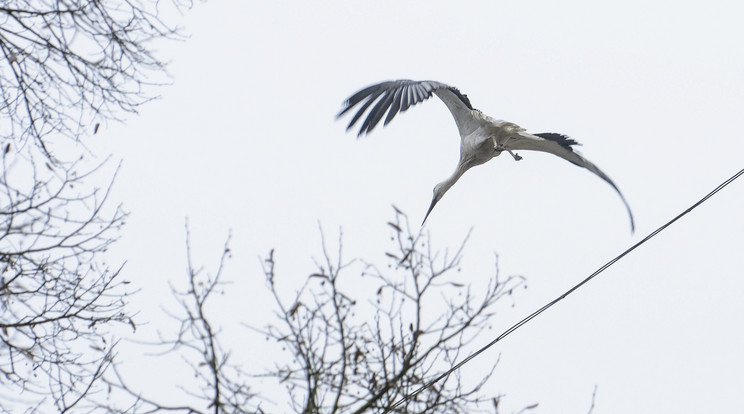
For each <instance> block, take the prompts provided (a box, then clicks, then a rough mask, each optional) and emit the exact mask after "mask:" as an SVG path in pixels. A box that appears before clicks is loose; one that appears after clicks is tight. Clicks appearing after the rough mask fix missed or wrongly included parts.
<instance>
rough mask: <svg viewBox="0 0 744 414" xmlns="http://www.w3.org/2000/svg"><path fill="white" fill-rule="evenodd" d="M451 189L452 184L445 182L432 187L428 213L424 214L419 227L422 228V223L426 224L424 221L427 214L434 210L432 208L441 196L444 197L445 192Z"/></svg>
mask: <svg viewBox="0 0 744 414" xmlns="http://www.w3.org/2000/svg"><path fill="white" fill-rule="evenodd" d="M450 187H452V184H450V183H448V182H447V181H443V182H441V183H439V184H437V185H436V186H434V196H433V197H432V199H431V205H430V206H429V211H427V212H426V216H424V221H422V222H421V225H422V226H423V225H424V223H426V219H427V218H428V217H429V214H430V213H431V211H432V210H434V206H435V205H437V203H438V202H439V200H441V199H442V196H444V193H446V192H447V190H449V189H450Z"/></svg>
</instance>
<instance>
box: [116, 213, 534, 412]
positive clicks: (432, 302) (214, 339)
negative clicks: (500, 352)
mask: <svg viewBox="0 0 744 414" xmlns="http://www.w3.org/2000/svg"><path fill="white" fill-rule="evenodd" d="M388 225H389V226H390V228H391V229H392V240H393V243H394V248H393V249H392V250H391V251H389V252H386V253H385V258H386V260H387V261H388V265H387V267H385V270H381V269H380V268H378V267H377V266H375V265H373V264H371V263H368V262H365V261H362V260H352V261H348V262H346V261H344V260H343V258H342V251H341V243H342V241H341V238H340V237H339V249H338V252H337V253H336V254H332V253H330V252H329V250H328V248H327V246H326V243H325V238H322V252H323V259H322V261H320V262H318V263H317V269H316V271H315V272H313V273H312V274H311V275H310V276H308V277H307V279H306V280H305V282H304V284H303V285H302V286H301V288H300V289H298V290H297V291H296V292H294V293H293V294H292V295H291V296H292V299H291V300H285V299H283V298H282V297H283V296H284V295H282V292H280V288H279V285H280V284H279V283H278V282H277V279H278V278H279V276H278V275H277V273H276V266H275V265H276V258H275V254H274V251H273V250H272V251H271V252H270V253H269V255H268V257H266V258H265V259H264V260H263V262H262V263H263V266H264V268H263V271H264V275H265V278H266V283H267V287H268V290H269V292H270V293H271V295H273V298H274V300H275V303H276V312H275V313H274V316H275V318H274V319H273V321H272V322H270V323H268V324H267V325H266V326H265V327H263V328H256V327H255V326H253V325H248V327H249V328H250V329H251V330H253V331H254V332H258V333H260V334H261V336H263V337H265V338H266V339H267V340H272V341H274V343H276V344H277V352H276V354H275V355H277V357H276V358H277V359H276V361H275V365H274V367H273V368H270V367H267V369H268V370H267V371H265V372H255V371H254V372H252V373H250V375H249V374H247V373H246V372H245V371H244V370H242V369H240V367H239V366H237V365H236V364H235V363H233V362H231V361H230V358H229V357H230V352H229V351H228V350H226V349H224V348H223V346H222V345H221V342H220V332H219V330H218V329H216V328H215V327H214V325H213V324H212V323H210V318H209V313H208V312H207V308H208V306H207V303H208V302H209V303H211V305H210V307H211V306H215V305H216V304H217V303H218V302H216V301H213V300H210V298H211V297H212V296H213V295H215V294H221V293H222V292H223V290H222V286H223V283H224V282H223V281H222V277H223V276H222V274H223V269H224V262H225V259H226V258H227V257H229V256H230V254H231V253H230V247H229V245H228V243H226V244H225V247H224V248H223V251H222V257H221V259H220V262H219V265H218V266H217V270H216V271H215V272H213V273H211V274H209V273H204V272H203V271H202V270H201V269H195V268H194V265H193V263H192V262H191V259H190V254H189V266H188V288H187V289H185V290H179V289H176V288H172V290H173V293H174V296H175V298H176V299H177V301H178V304H179V309H180V310H178V311H177V312H169V314H170V315H171V316H172V317H173V319H174V321H176V323H177V326H178V328H177V329H176V330H175V334H172V335H161V338H160V339H159V341H157V343H156V344H154V345H157V346H160V347H163V346H165V347H166V349H165V352H174V351H175V352H179V353H180V355H181V356H182V358H183V359H184V360H185V361H187V363H188V365H189V366H190V368H191V370H193V372H194V375H193V378H195V383H194V384H191V385H189V384H181V387H182V389H183V390H184V392H185V393H186V395H184V398H183V399H182V401H185V400H186V398H185V397H186V396H188V397H189V398H192V400H191V401H196V400H201V401H202V404H203V406H204V407H206V408H199V407H198V406H195V405H193V404H192V405H180V406H174V405H168V404H166V403H163V402H161V401H162V399H161V398H159V396H157V395H155V396H153V395H147V394H146V393H145V392H144V391H143V390H141V389H136V388H133V387H132V386H131V384H129V383H127V382H126V381H125V378H122V377H121V376H118V377H110V378H109V379H108V381H109V382H110V383H111V384H112V386H113V387H115V388H117V389H119V390H123V391H124V392H125V393H126V394H128V395H129V396H130V397H132V396H133V397H134V402H133V403H131V404H130V405H129V406H128V408H127V410H126V411H131V412H154V411H160V410H169V411H179V412H189V413H207V412H214V413H232V412H239V413H240V412H263V411H262V410H263V409H267V410H268V411H270V412H272V411H277V410H279V411H285V410H286V409H287V408H290V409H291V410H293V411H294V412H297V413H321V412H326V413H362V412H385V411H393V412H426V413H437V412H448V413H449V412H473V411H480V412H491V413H493V412H494V411H496V412H498V401H499V398H500V396H498V395H492V394H491V395H484V393H483V386H484V384H485V383H486V381H487V380H488V379H489V377H490V375H491V373H492V372H493V369H494V368H495V366H493V367H491V368H490V370H487V371H488V372H487V373H486V374H485V375H484V376H483V377H482V378H480V379H477V380H474V381H468V380H466V379H464V378H462V377H460V373H459V372H455V373H453V374H452V375H451V376H449V377H447V378H445V379H444V380H443V381H441V382H439V383H437V384H435V385H434V386H432V387H430V388H427V389H426V390H425V391H423V392H421V393H419V394H417V395H416V396H415V397H414V398H412V399H410V400H407V401H405V402H404V403H403V404H401V405H400V406H399V407H397V408H394V405H395V403H396V402H398V401H400V400H401V399H403V398H404V397H405V396H407V395H409V394H410V393H412V392H413V391H414V390H416V389H417V388H419V387H421V386H423V385H424V384H426V383H427V382H428V381H430V380H431V379H432V378H435V377H436V376H438V375H439V374H441V373H442V372H445V371H446V370H447V369H448V368H449V367H450V366H451V365H452V364H453V362H455V361H456V360H457V359H458V358H459V357H460V356H462V355H461V354H462V353H464V352H467V351H468V350H469V347H468V346H469V345H470V344H471V342H472V341H473V339H474V338H476V337H477V336H478V334H479V333H481V332H482V331H483V330H484V329H487V327H488V326H489V324H490V320H489V319H490V318H492V317H493V316H494V315H495V313H496V308H497V305H498V303H499V302H500V301H503V300H504V299H505V298H506V297H508V296H510V295H512V294H513V293H514V291H515V290H516V289H519V288H522V287H524V286H525V281H524V279H523V278H522V277H517V276H512V277H507V278H503V279H500V278H499V277H498V272H496V274H495V275H494V276H493V277H491V278H490V279H489V280H488V281H486V282H484V284H485V286H483V287H479V288H477V289H475V288H472V287H471V286H470V285H469V284H467V283H463V282H461V281H459V280H458V272H459V265H460V261H461V259H462V251H463V248H464V246H465V242H464V241H463V243H462V244H461V245H460V246H459V248H458V249H457V250H456V251H455V252H454V253H453V254H450V253H448V252H447V251H446V250H445V251H437V250H434V249H432V248H431V246H430V244H429V238H428V236H426V235H424V234H423V233H421V232H416V233H414V232H411V230H410V228H409V226H408V221H407V218H406V216H405V215H404V214H403V213H401V212H400V211H397V210H396V213H395V220H394V221H393V222H390V223H388ZM321 235H322V231H321ZM187 240H188V237H187ZM228 242H229V239H228ZM187 246H189V243H188V242H187ZM189 250H190V248H189ZM354 269H356V270H357V271H360V272H361V274H362V278H361V280H360V279H358V278H359V273H358V272H357V271H355V270H354ZM362 284H363V285H364V286H365V287H367V288H369V289H371V291H370V292H371V294H365V292H364V291H363V290H362V289H360V285H362ZM238 312H239V311H238ZM280 350H286V351H287V353H286V354H283V353H282V352H280ZM113 372H115V373H116V372H118V370H116V369H114V370H113ZM259 378H263V379H264V380H266V379H268V380H270V381H269V382H271V383H273V384H275V385H277V386H279V387H280V388H281V387H282V386H284V387H285V388H286V391H287V392H288V397H289V398H288V400H287V404H282V405H280V406H279V407H277V406H276V404H277V403H276V402H272V401H271V400H269V399H268V398H266V397H265V396H266V395H267V394H266V393H265V392H261V391H265V390H263V389H260V388H261V385H259V383H260V382H259V381H257V380H258V379H259ZM257 390H258V391H257ZM194 398H196V399H194ZM267 407H273V409H272V408H267ZM114 408H115V407H112V406H108V407H107V409H109V410H113V409H114ZM531 408H533V407H527V408H526V410H529V409H531ZM118 410H121V409H120V408H119V409H118Z"/></svg>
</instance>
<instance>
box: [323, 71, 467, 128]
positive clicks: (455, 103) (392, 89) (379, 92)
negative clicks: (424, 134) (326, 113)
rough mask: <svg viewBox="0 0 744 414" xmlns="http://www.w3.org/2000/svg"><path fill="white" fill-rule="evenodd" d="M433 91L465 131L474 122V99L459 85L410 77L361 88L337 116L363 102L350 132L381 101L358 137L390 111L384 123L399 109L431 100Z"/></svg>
mask: <svg viewBox="0 0 744 414" xmlns="http://www.w3.org/2000/svg"><path fill="white" fill-rule="evenodd" d="M432 93H436V94H437V96H438V97H439V98H440V99H441V100H442V101H443V102H444V103H445V104H446V105H447V108H449V110H450V112H451V113H452V116H453V117H454V118H455V122H457V128H458V129H459V130H460V132H461V133H462V131H463V128H466V127H467V125H469V123H473V122H474V121H473V119H472V115H471V111H472V110H473V107H472V105H470V100H469V99H468V97H467V95H464V94H462V93H460V91H459V90H458V89H457V88H455V87H452V86H449V85H445V84H443V83H440V82H436V81H412V80H407V79H401V80H394V81H387V82H382V83H378V84H376V85H372V86H368V87H366V88H364V89H362V90H360V91H359V92H357V93H355V94H354V95H352V96H350V97H349V99H347V100H346V101H345V102H344V103H343V108H342V109H341V112H339V113H338V115H336V118H338V117H340V116H341V115H343V114H345V113H346V112H347V111H349V110H350V109H351V108H353V107H355V106H356V105H358V104H361V106H360V107H359V110H358V111H357V113H356V114H355V115H354V117H353V118H351V122H349V126H348V127H346V130H347V131H348V130H349V129H351V128H352V127H353V126H354V124H356V123H357V121H359V119H361V117H362V116H363V115H364V113H365V112H366V111H367V109H368V108H369V107H370V106H372V104H373V103H375V102H377V103H376V104H375V105H374V106H373V107H372V109H371V110H370V111H369V114H368V115H367V118H366V119H365V120H364V122H363V123H362V127H361V128H360V129H359V133H358V134H357V136H361V135H362V134H368V133H369V132H371V131H372V129H374V127H375V126H376V125H377V124H378V123H379V122H380V120H382V117H383V116H385V113H386V112H387V116H386V117H385V122H384V123H383V125H387V124H388V123H389V122H390V121H392V120H393V118H395V115H397V114H398V112H403V111H405V110H406V109H408V108H409V107H411V106H413V105H416V104H417V103H419V102H423V101H425V100H427V99H429V98H430V97H431V95H432Z"/></svg>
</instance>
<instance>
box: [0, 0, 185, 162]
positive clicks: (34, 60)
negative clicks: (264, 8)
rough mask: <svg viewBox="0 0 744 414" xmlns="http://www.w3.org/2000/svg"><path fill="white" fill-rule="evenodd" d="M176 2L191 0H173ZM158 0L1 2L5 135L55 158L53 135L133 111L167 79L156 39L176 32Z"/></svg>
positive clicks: (0, 95) (75, 132) (74, 132)
mask: <svg viewBox="0 0 744 414" xmlns="http://www.w3.org/2000/svg"><path fill="white" fill-rule="evenodd" d="M173 4H175V5H176V7H179V6H188V5H190V0H173ZM158 7H159V4H158V2H157V1H155V0H149V1H148V0H116V1H107V2H100V1H97V0H38V1H27V0H9V1H4V2H3V3H2V5H0V115H1V117H0V139H2V140H3V141H13V142H14V143H15V145H16V146H17V147H23V146H24V144H25V143H26V141H27V140H29V139H31V140H32V141H33V142H34V143H35V144H36V146H37V147H38V149H40V150H41V152H43V153H44V154H45V155H46V156H47V157H49V158H50V159H52V160H54V159H55V157H54V156H53V155H52V153H53V150H52V148H51V147H50V145H49V144H50V142H49V139H50V137H56V136H66V137H68V138H72V139H74V140H78V138H79V137H80V136H81V135H85V134H89V133H91V132H92V133H95V132H97V131H98V127H99V125H100V124H99V123H100V122H101V121H102V120H106V119H117V118H118V117H119V116H120V113H121V112H135V111H136V110H137V108H138V107H139V106H140V105H141V104H142V103H144V102H146V101H147V100H149V99H151V97H152V96H151V95H150V93H151V92H150V91H148V90H147V87H148V86H150V85H153V84H157V83H161V82H162V80H163V76H162V75H163V74H164V64H163V62H162V61H160V60H159V59H158V58H157V57H156V56H154V55H153V53H152V51H151V50H150V47H149V45H150V42H152V41H153V40H157V39H163V38H173V37H176V36H177V34H176V32H175V31H174V30H173V29H171V28H170V27H169V26H168V25H166V24H165V23H164V22H163V21H162V20H161V18H160V17H159V12H158Z"/></svg>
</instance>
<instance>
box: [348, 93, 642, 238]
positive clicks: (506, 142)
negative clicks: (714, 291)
mask: <svg viewBox="0 0 744 414" xmlns="http://www.w3.org/2000/svg"><path fill="white" fill-rule="evenodd" d="M432 93H435V94H436V95H437V96H438V97H439V99H441V100H442V101H443V102H444V104H445V105H447V108H448V109H449V110H450V112H451V113H452V116H453V117H454V118H455V123H457V129H458V131H459V132H460V161H459V162H458V163H457V167H456V168H455V172H454V173H453V174H452V175H451V176H450V177H449V178H447V179H446V180H444V181H442V182H441V183H439V184H437V185H436V186H435V187H434V197H433V199H432V200H431V206H430V207H429V210H428V211H427V212H426V216H424V221H423V222H422V223H421V224H422V225H423V223H424V222H426V218H427V217H429V214H430V213H431V211H432V209H434V206H435V205H436V204H437V202H439V200H441V199H442V196H443V195H444V193H446V192H447V190H449V189H450V188H451V187H452V186H453V185H454V184H455V183H456V182H457V180H458V179H459V178H460V177H462V175H463V174H464V173H465V171H467V170H469V169H470V168H472V167H475V166H476V165H481V164H483V163H485V162H487V161H489V160H490V159H491V158H493V157H497V156H499V155H500V154H501V153H502V152H503V151H506V152H508V153H509V154H511V156H512V157H514V159H515V160H517V161H519V160H521V159H522V157H520V156H519V154H517V153H516V152H515V151H517V150H533V151H543V152H549V153H551V154H553V155H557V156H559V157H561V158H563V159H565V160H567V161H570V162H572V163H574V164H576V165H578V166H579V167H584V168H586V169H587V170H589V171H591V172H593V173H594V174H596V175H598V176H599V177H600V178H602V179H603V180H605V181H606V182H607V183H608V184H610V185H611V186H612V188H614V189H615V191H617V193H618V194H619V195H620V199H622V201H623V204H625V208H626V209H627V210H628V214H629V215H630V228H631V231H632V230H634V227H635V225H634V223H633V213H631V211H630V206H629V205H628V203H627V201H625V197H623V194H622V193H621V192H620V190H619V189H618V188H617V186H616V185H615V183H613V182H612V180H610V177H608V176H607V175H606V174H605V173H603V172H602V171H601V170H600V169H599V168H597V166H596V165H594V164H592V163H591V162H589V160H587V159H586V158H584V157H582V156H581V155H580V154H579V153H577V152H576V151H574V150H573V146H574V145H579V144H578V143H577V142H576V141H574V140H573V139H571V138H569V137H567V136H566V135H562V134H556V133H553V132H546V133H541V134H530V133H528V132H525V129H524V128H522V127H520V126H519V125H516V124H513V123H511V122H507V121H500V120H497V119H494V118H491V117H490V116H488V115H485V114H484V113H483V112H481V111H479V110H477V109H475V108H473V106H472V105H471V104H470V100H469V99H468V97H467V95H465V94H463V93H461V92H460V91H459V90H458V89H457V88H455V87H452V86H449V85H445V84H443V83H440V82H435V81H412V80H394V81H387V82H382V83H378V84H376V85H372V86H368V87H366V88H364V89H362V90H360V91H359V92H357V93H355V94H354V95H352V96H351V97H349V99H347V100H346V101H345V102H344V104H343V108H342V109H341V112H339V114H338V115H337V116H336V117H337V118H338V117H340V116H341V115H343V114H345V113H346V112H347V111H349V110H350V109H351V108H353V107H354V106H356V105H357V104H359V103H362V102H363V103H362V105H361V107H360V108H359V111H357V113H356V114H355V115H354V117H353V118H352V119H351V122H349V126H348V127H347V128H346V130H347V131H348V130H349V129H351V127H353V126H354V124H356V123H357V121H359V119H360V118H361V117H362V115H364V113H365V112H366V111H367V109H368V108H369V107H370V106H371V105H372V104H373V103H374V102H377V104H376V105H374V107H372V109H371V110H370V111H369V114H368V115H367V119H365V120H364V122H363V123H362V127H361V128H360V129H359V133H358V134H357V137H359V136H361V135H362V134H367V133H369V132H371V131H372V129H374V127H375V126H376V125H377V124H378V123H379V122H380V120H381V119H382V117H383V115H385V112H387V116H386V117H385V122H384V124H383V125H387V124H388V123H389V122H390V121H392V119H393V118H394V117H395V115H396V114H397V113H398V112H403V111H405V110H406V109H408V108H409V107H410V106H413V105H416V104H417V103H419V102H422V101H425V100H426V99H428V98H429V97H431V94H432Z"/></svg>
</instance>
